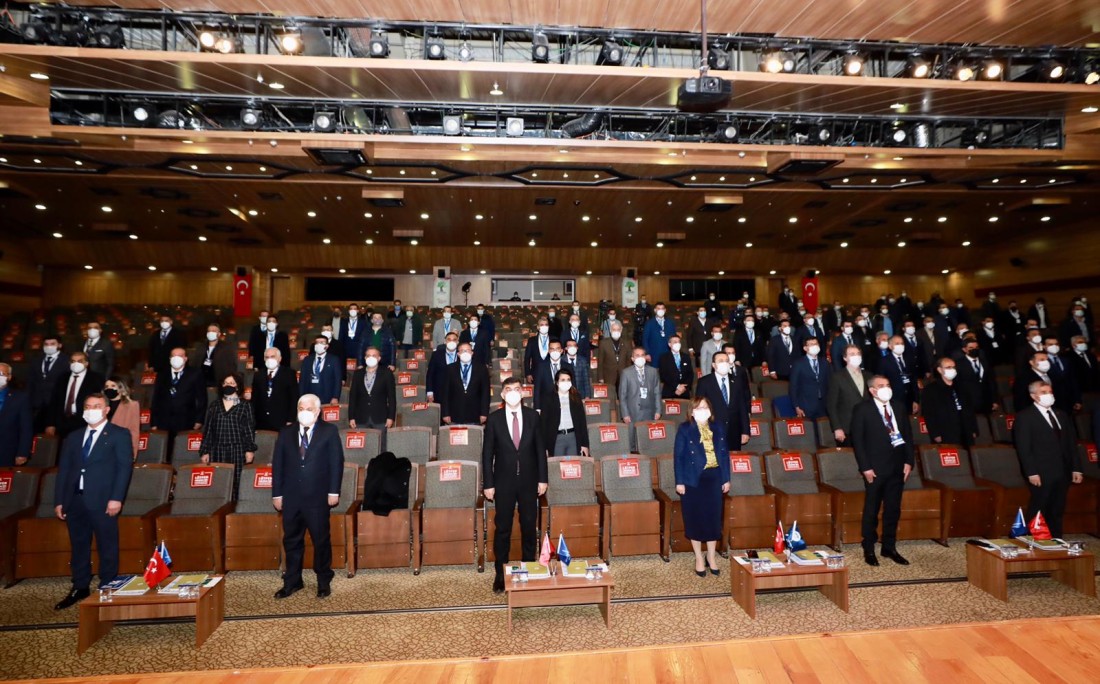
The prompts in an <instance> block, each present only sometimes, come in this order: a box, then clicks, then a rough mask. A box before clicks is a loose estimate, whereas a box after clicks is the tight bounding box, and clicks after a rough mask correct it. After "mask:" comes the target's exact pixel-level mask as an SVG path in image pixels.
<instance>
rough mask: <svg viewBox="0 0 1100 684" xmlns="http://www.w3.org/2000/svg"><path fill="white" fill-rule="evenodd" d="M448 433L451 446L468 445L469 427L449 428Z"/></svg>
mask: <svg viewBox="0 0 1100 684" xmlns="http://www.w3.org/2000/svg"><path fill="white" fill-rule="evenodd" d="M448 434H449V435H450V437H449V439H450V443H451V446H469V444H470V430H469V428H464V427H463V428H451V429H450V430H449V431H448Z"/></svg>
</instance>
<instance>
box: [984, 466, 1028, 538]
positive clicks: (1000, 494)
mask: <svg viewBox="0 0 1100 684" xmlns="http://www.w3.org/2000/svg"><path fill="white" fill-rule="evenodd" d="M970 462H971V464H972V465H973V467H974V481H975V482H977V483H978V484H980V485H984V486H986V487H989V488H990V489H992V490H993V509H994V514H993V527H994V531H993V534H1005V535H1007V534H1008V533H1009V531H1010V530H1011V529H1012V522H1013V520H1015V518H1016V512H1017V511H1018V510H1019V509H1021V508H1023V509H1025V510H1026V509H1027V502H1028V499H1030V498H1031V492H1030V491H1029V490H1028V487H1027V481H1026V480H1024V476H1023V473H1021V471H1020V459H1019V457H1018V456H1017V455H1016V450H1015V449H1014V448H1012V447H1010V446H973V447H971V449H970Z"/></svg>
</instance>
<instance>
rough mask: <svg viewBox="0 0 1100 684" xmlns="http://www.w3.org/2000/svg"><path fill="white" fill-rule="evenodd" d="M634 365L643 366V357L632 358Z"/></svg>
mask: <svg viewBox="0 0 1100 684" xmlns="http://www.w3.org/2000/svg"><path fill="white" fill-rule="evenodd" d="M634 366H635V367H637V368H641V367H643V366H645V357H644V356H639V357H638V358H636V359H634Z"/></svg>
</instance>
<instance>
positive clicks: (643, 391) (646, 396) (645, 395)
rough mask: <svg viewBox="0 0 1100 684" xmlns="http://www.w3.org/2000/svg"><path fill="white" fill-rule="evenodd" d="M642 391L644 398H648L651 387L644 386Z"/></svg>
mask: <svg viewBox="0 0 1100 684" xmlns="http://www.w3.org/2000/svg"><path fill="white" fill-rule="evenodd" d="M641 393H642V394H641V396H642V399H648V398H649V388H648V387H643V388H642V389H641Z"/></svg>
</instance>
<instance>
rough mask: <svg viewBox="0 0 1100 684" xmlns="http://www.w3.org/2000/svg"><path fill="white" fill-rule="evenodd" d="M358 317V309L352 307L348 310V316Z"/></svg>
mask: <svg viewBox="0 0 1100 684" xmlns="http://www.w3.org/2000/svg"><path fill="white" fill-rule="evenodd" d="M358 317H359V310H358V309H352V310H350V311H348V318H358Z"/></svg>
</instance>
